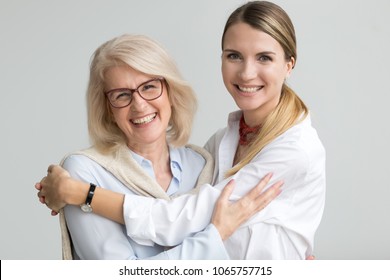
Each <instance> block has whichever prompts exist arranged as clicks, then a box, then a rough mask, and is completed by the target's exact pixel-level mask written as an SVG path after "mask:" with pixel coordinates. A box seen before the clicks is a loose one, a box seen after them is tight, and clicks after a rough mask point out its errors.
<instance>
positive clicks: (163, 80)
mask: <svg viewBox="0 0 390 280" xmlns="http://www.w3.org/2000/svg"><path fill="white" fill-rule="evenodd" d="M153 81H160V83H161V92H160V94H159V95H158V96H157V97H154V98H150V99H149V98H145V97H143V96H142V94H141V93H140V92H139V88H140V87H142V86H143V85H145V84H147V83H150V82H153ZM164 84H165V78H164V77H157V78H153V79H150V80H147V81H145V82H143V83H142V84H140V85H139V86H137V88H135V89H131V88H114V89H111V90H109V91H106V92H104V94H105V96H106V97H107V99H108V102H110V104H111V106H112V107H114V108H124V107H127V106H129V105H130V103H131V101H133V94H134V93H135V92H138V94H139V96H140V97H141V98H142V99H143V100H146V101H152V100H155V99H157V98H159V97H160V96H161V95H162V94H163V91H164ZM118 90H119V91H120V90H128V91H130V93H131V98H130V100H129V103H128V104H127V105H124V106H115V105H114V104H112V103H111V99H110V97H109V94H110V93H112V92H115V91H118Z"/></svg>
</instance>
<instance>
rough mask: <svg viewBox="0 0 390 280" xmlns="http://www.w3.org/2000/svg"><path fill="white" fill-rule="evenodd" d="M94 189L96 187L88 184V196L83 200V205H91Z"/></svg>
mask: <svg viewBox="0 0 390 280" xmlns="http://www.w3.org/2000/svg"><path fill="white" fill-rule="evenodd" d="M95 189H96V185H95V184H93V183H90V184H89V190H88V195H87V198H86V199H85V204H87V205H91V202H92V198H93V195H94V194H95Z"/></svg>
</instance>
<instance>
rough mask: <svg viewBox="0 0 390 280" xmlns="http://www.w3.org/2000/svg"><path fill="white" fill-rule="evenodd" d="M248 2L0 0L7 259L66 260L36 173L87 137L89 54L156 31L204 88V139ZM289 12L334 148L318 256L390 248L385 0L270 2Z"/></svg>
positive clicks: (217, 123) (1, 246) (0, 208)
mask: <svg viewBox="0 0 390 280" xmlns="http://www.w3.org/2000/svg"><path fill="white" fill-rule="evenodd" d="M243 2H244V1H239V0H229V1H222V0H220V1H209V0H197V1H179V0H165V1H157V0H154V1H152V0H149V1H147V0H144V1H130V0H129V1H124V0H123V1H120V0H112V1H102V0H89V1H75V0H72V1H69V0H68V1H54V0H35V1H27V0H26V1H21V0H12V1H10V0H9V1H5V0H0V50H1V51H0V89H1V94H0V100H1V102H0V114H1V115H0V122H1V126H0V127H1V137H0V141H1V142H0V143H1V145H0V147H1V158H0V170H1V181H2V183H1V190H2V192H1V196H0V200H1V201H0V217H1V231H0V234H1V238H0V258H1V259H60V258H61V248H60V234H59V226H58V220H57V218H53V217H51V216H50V213H49V211H48V209H46V207H44V206H42V205H41V204H40V203H38V200H37V198H36V192H35V189H34V183H35V182H36V181H39V180H40V179H41V178H42V177H43V176H44V175H45V174H46V168H47V166H48V164H50V163H58V162H59V160H60V159H61V158H62V156H63V155H64V154H66V153H67V152H70V151H74V150H77V149H80V148H84V147H87V146H88V134H87V126H86V109H85V98H84V94H85V89H86V83H87V79H88V64H89V59H90V56H91V54H92V52H93V51H94V50H95V49H96V48H97V47H98V46H99V45H100V44H101V43H103V42H104V41H106V40H108V39H111V38H112V37H114V36H117V35H120V34H122V33H138V34H146V35H149V36H151V37H153V38H155V39H157V40H158V41H160V42H161V43H162V44H163V45H164V46H165V47H166V48H167V49H168V51H169V52H170V54H171V55H172V56H173V57H174V58H175V60H176V62H177V64H178V66H179V68H180V69H181V71H182V73H183V75H184V77H185V78H186V79H188V80H189V81H190V83H191V84H192V85H193V87H194V88H195V90H196V92H197V94H198V96H199V110H198V113H197V117H196V121H195V127H194V130H193V135H192V139H191V142H193V143H195V144H199V145H203V144H204V143H205V141H206V140H207V139H208V137H209V136H211V134H212V133H213V132H214V131H215V130H216V129H218V128H220V127H223V126H224V125H225V121H226V116H227V114H228V112H230V111H232V110H235V109H236V106H235V104H234V103H233V101H232V99H231V98H230V96H229V94H228V93H227V92H226V90H225V89H224V86H223V83H222V79H221V74H220V54H221V50H220V38H221V33H222V29H223V25H224V22H225V20H226V18H227V16H228V15H229V14H230V12H231V11H232V10H233V9H234V8H236V7H237V6H238V5H240V4H241V3H243ZM275 2H276V3H278V4H280V5H281V6H282V7H283V8H284V9H285V10H286V11H287V12H288V13H289V15H290V16H291V18H292V20H293V22H294V23H295V27H296V32H297V37H298V63H297V67H296V69H295V70H294V72H293V75H292V77H291V78H290V79H289V83H290V85H291V86H292V87H293V88H294V89H295V90H296V91H297V93H298V94H300V95H301V97H302V98H303V99H304V100H305V101H306V103H307V104H308V105H309V107H310V108H311V110H312V118H313V122H314V125H315V126H316V128H317V130H318V132H319V135H320V137H321V139H322V140H323V143H324V145H325V147H326V149H327V178H328V181H327V200H326V209H325V213H324V217H323V220H322V223H321V225H320V228H319V230H318V234H317V236H316V246H315V254H316V257H317V258H318V259H390V238H389V236H390V219H389V216H388V214H389V213H390V203H389V197H390V188H389V180H388V175H389V173H390V168H389V158H390V154H389V146H388V143H389V142H390V137H389V125H388V123H387V121H388V120H389V112H388V103H389V93H390V92H389V86H388V83H389V79H390V70H389V68H390V58H389V50H390V17H389V16H388V14H389V12H390V2H389V1H387V0H383V1H381V0H373V1H362V0H349V1H340V0H327V1H310V0H300V1H298V0H297V1H287V0H286V1H275Z"/></svg>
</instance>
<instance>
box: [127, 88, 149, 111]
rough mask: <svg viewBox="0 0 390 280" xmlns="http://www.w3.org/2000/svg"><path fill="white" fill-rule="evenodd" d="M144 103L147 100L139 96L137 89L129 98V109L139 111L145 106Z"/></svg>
mask: <svg viewBox="0 0 390 280" xmlns="http://www.w3.org/2000/svg"><path fill="white" fill-rule="evenodd" d="M146 104H147V101H146V100H145V99H143V98H142V97H141V95H140V94H139V92H138V91H135V92H134V93H133V96H132V98H131V103H130V107H131V110H132V111H140V110H142V109H143V108H144V107H145V106H146Z"/></svg>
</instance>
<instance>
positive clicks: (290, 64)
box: [286, 57, 295, 79]
mask: <svg viewBox="0 0 390 280" xmlns="http://www.w3.org/2000/svg"><path fill="white" fill-rule="evenodd" d="M294 66H295V58H294V57H290V59H289V60H288V61H287V64H286V67H287V73H286V79H287V78H288V77H290V74H291V71H292V70H293V69H294Z"/></svg>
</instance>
